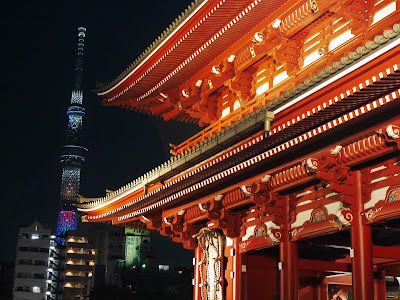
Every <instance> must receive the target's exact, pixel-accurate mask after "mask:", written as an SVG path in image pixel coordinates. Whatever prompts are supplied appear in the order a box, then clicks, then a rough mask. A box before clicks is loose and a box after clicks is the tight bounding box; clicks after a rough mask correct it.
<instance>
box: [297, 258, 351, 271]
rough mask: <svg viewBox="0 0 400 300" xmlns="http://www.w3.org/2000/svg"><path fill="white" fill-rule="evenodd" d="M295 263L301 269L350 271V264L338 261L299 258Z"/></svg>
mask: <svg viewBox="0 0 400 300" xmlns="http://www.w3.org/2000/svg"><path fill="white" fill-rule="evenodd" d="M297 265H298V268H299V269H301V270H314V271H321V272H322V271H324V272H329V271H335V272H351V264H346V263H338V262H334V261H322V260H312V259H299V260H298V264H297Z"/></svg>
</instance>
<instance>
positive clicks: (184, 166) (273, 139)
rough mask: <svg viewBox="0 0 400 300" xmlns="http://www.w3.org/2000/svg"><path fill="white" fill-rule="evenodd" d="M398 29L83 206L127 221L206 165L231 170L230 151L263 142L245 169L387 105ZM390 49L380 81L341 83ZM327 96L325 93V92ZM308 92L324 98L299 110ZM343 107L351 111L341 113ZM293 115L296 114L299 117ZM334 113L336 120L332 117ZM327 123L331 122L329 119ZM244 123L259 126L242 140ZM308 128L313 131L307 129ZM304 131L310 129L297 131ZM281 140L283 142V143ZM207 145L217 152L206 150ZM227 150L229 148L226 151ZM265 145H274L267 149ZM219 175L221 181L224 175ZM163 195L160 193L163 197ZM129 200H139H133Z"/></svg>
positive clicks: (394, 84)
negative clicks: (269, 123)
mask: <svg viewBox="0 0 400 300" xmlns="http://www.w3.org/2000/svg"><path fill="white" fill-rule="evenodd" d="M399 29H400V27H399V25H398V24H396V25H394V26H393V30H391V31H389V33H391V34H390V35H388V36H389V37H388V38H386V37H384V36H380V35H379V36H376V38H375V39H374V42H367V44H366V45H365V46H362V47H359V48H358V49H357V52H351V53H350V54H349V55H347V56H344V57H342V59H340V62H338V63H336V64H334V66H327V67H326V68H325V70H323V71H321V72H319V73H318V75H315V77H313V78H312V80H310V79H307V80H306V81H305V82H302V83H299V84H297V85H294V86H293V88H292V89H289V90H288V91H287V93H283V94H282V95H281V96H280V97H279V98H276V99H275V100H273V101H270V102H268V103H267V105H265V106H263V107H261V108H259V109H257V110H255V111H254V112H253V113H251V114H248V115H247V116H246V117H245V118H243V119H241V120H240V121H238V122H236V123H234V124H233V125H231V126H229V127H227V128H226V129H224V130H223V131H219V132H218V133H216V134H214V135H212V136H211V137H209V138H208V139H207V140H206V141H204V142H203V143H202V144H201V145H196V146H195V147H193V148H191V149H189V150H188V151H185V153H183V155H178V156H173V157H171V159H170V160H169V161H167V162H166V163H164V164H162V165H160V166H159V167H157V168H155V169H154V170H152V171H150V172H148V173H146V174H145V175H143V176H141V177H140V178H138V179H136V180H134V181H133V182H131V183H129V184H127V185H126V186H124V187H121V188H120V189H119V190H117V191H115V192H113V193H110V194H109V195H107V196H106V197H104V198H101V199H98V200H96V201H93V202H89V203H84V204H80V205H79V207H80V209H79V210H81V211H82V212H87V213H89V214H92V213H93V212H95V214H94V215H93V216H91V217H89V219H91V220H94V221H108V220H111V219H112V218H113V217H114V216H118V220H120V221H121V222H122V221H124V220H126V219H129V218H132V217H135V216H138V215H140V214H141V213H143V212H145V211H149V210H153V209H157V208H158V207H160V206H161V207H162V206H163V205H164V204H166V202H165V199H169V200H168V201H174V200H175V199H176V198H179V197H183V196H184V195H183V194H182V195H178V196H176V198H171V196H169V197H166V194H165V190H168V189H169V190H170V191H171V192H173V191H174V190H178V191H180V190H182V191H183V190H184V188H185V186H184V181H185V180H189V179H190V177H191V176H196V175H198V173H199V172H203V171H204V170H205V169H208V168H210V169H211V167H212V166H213V165H214V164H217V163H220V162H221V161H223V160H226V161H225V162H223V163H222V165H223V167H222V168H223V169H226V170H227V171H224V172H231V171H230V168H229V166H230V164H231V163H232V161H237V158H233V159H231V162H230V161H229V159H230V158H229V157H230V156H231V155H232V154H231V152H232V153H233V152H234V153H235V154H236V153H239V152H241V151H243V150H246V149H247V148H249V150H250V148H251V147H254V148H257V147H258V150H257V151H261V152H262V154H259V155H258V156H257V155H256V156H254V155H255V154H256V152H254V150H250V151H248V152H249V153H248V155H250V156H249V157H254V158H252V159H249V160H248V161H245V163H241V164H239V165H238V166H239V167H238V168H240V167H242V168H245V167H247V166H248V165H251V164H255V163H257V162H259V161H260V160H263V159H266V158H268V157H272V156H274V155H275V154H277V153H279V152H282V151H285V150H288V148H291V147H292V146H294V145H297V144H299V143H302V142H303V141H305V140H307V139H309V138H313V137H316V136H318V135H319V134H322V133H324V132H325V131H328V130H331V129H334V128H335V127H337V126H339V125H340V124H343V123H346V122H348V121H350V120H352V119H355V118H358V117H360V116H362V115H364V114H365V113H368V112H370V111H372V110H374V109H375V108H379V105H382V106H383V105H385V104H387V103H391V101H393V100H394V99H396V98H397V99H398V98H399V96H398V94H397V93H398V92H399V90H397V91H396V92H395V93H392V95H390V94H388V95H386V94H387V93H389V92H390V91H392V90H393V89H396V88H397V89H398V87H399V82H400V81H399V76H400V75H399V74H400V73H399V70H398V69H397V64H395V65H394V66H395V67H390V68H387V67H386V66H385V65H383V61H384V62H385V63H387V64H388V65H391V64H393V62H396V55H393V53H391V51H393V49H394V51H395V52H396V53H398V51H399V33H400V30H399ZM382 48H383V49H382ZM383 50H384V51H383ZM385 52H387V54H386V56H385V57H384V56H382V57H380V59H379V61H381V64H380V63H379V62H374V65H375V66H376V68H380V69H382V70H385V71H384V72H381V71H374V74H375V73H376V74H379V75H378V76H372V77H371V78H375V81H374V80H372V81H370V82H369V83H366V82H367V81H365V80H364V79H361V78H360V82H363V83H360V86H358V87H357V88H356V87H353V88H352V89H349V87H342V85H343V83H344V82H346V79H345V78H346V76H351V77H352V78H357V75H354V74H352V73H357V74H358V76H361V74H362V66H363V65H367V64H370V63H371V61H372V60H373V59H376V58H377V57H378V55H382V54H383V53H385ZM368 69H371V67H368ZM349 74H351V75H349ZM381 76H382V77H381ZM368 78H369V77H368ZM364 81H365V82H364ZM332 83H334V86H335V87H336V88H337V91H336V90H335V88H333V87H332V86H331V87H330V89H333V90H334V93H335V95H336V94H337V95H338V96H335V97H333V96H332V95H330V96H332V99H335V100H334V103H333V102H332V101H333V100H332V99H329V100H327V97H328V96H327V94H326V92H325V90H326V89H327V86H328V85H330V84H332ZM357 89H360V90H357ZM332 93H333V92H332ZM322 95H323V96H325V97H322ZM385 95H386V96H385ZM393 95H394V96H393ZM308 97H311V98H313V99H314V101H315V99H320V97H321V100H320V101H323V102H321V103H313V106H312V107H308V108H307V109H306V110H308V111H307V113H301V112H299V111H298V106H296V105H293V104H295V103H297V102H299V101H300V100H304V99H306V98H308ZM377 97H384V99H386V100H385V101H386V103H384V102H382V101H383V100H382V98H381V99H379V100H375V101H373V104H372V106H371V104H370V103H369V102H370V101H372V100H374V99H377ZM388 97H389V98H390V97H393V99H392V100H390V99H389V100H387V99H388ZM396 102H398V101H396ZM289 103H290V104H292V105H293V106H292V109H291V112H292V113H289V114H288V115H285V116H284V117H283V118H282V119H277V120H276V121H275V122H274V126H273V128H272V129H271V131H270V132H269V133H268V134H266V135H265V134H264V132H263V131H262V132H260V131H258V132H257V128H258V129H259V130H261V129H262V127H261V126H260V124H259V121H258V119H259V117H260V116H261V115H262V116H263V118H261V119H263V120H264V119H265V116H264V115H263V113H266V112H268V111H274V112H276V113H278V112H281V111H282V109H283V108H284V107H285V106H286V105H288V104H289ZM360 105H361V106H360ZM353 110H354V111H353ZM343 112H348V113H346V114H345V115H342V114H343ZM294 115H295V116H296V117H294ZM332 118H336V119H333V121H332ZM261 119H260V120H261ZM324 122H328V123H326V124H324ZM257 124H258V125H257ZM321 124H322V125H321ZM245 128H250V132H251V130H253V132H254V131H255V132H257V133H255V134H253V135H252V136H250V137H249V139H244V140H243V136H245V135H246V132H245V131H241V130H245ZM314 128H316V129H314ZM307 130H310V131H308V132H306V131H307ZM299 132H306V133H304V134H302V135H300V136H298V134H299ZM232 133H233V135H234V136H236V138H237V139H241V140H242V141H241V142H240V143H238V144H235V145H234V147H233V148H232V147H227V144H228V143H227V142H226V139H227V137H228V136H230V135H231V134H232ZM241 133H242V134H241ZM285 141H287V142H285ZM236 142H237V141H236ZM282 142H284V143H283V144H281V143H282ZM208 149H210V150H212V151H210V152H207V150H208ZM222 149H224V150H223V151H221V150H222ZM266 149H269V150H267V151H266V152H263V151H265V150H266ZM218 151H221V152H219V153H218V154H217V155H214V156H210V154H212V153H215V152H218ZM199 157H201V158H202V159H203V161H202V162H201V163H200V164H199V163H198V161H199ZM243 157H245V156H243ZM246 157H247V156H246ZM235 168H236V167H235ZM210 172H211V171H208V173H207V175H206V178H213V176H214V177H215V176H220V175H219V174H215V175H214V174H212V173H210ZM195 174H196V175H195ZM200 177H201V176H200ZM168 180H169V181H168ZM216 180H219V178H217V179H216ZM151 184H152V185H153V190H152V191H150V192H148V193H147V192H145V191H144V189H143V187H144V186H146V185H151ZM159 197H161V198H160V199H158V198H159ZM156 198H157V199H156ZM127 199H129V200H130V199H134V200H133V201H131V202H129V203H128V202H127ZM163 199H164V200H163ZM149 200H150V201H149ZM163 201H164V202H163ZM153 203H156V204H153ZM132 210H133V211H134V212H135V213H136V212H137V213H136V214H126V215H124V217H122V216H121V213H123V212H125V213H126V212H128V211H132Z"/></svg>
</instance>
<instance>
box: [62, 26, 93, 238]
mask: <svg viewBox="0 0 400 300" xmlns="http://www.w3.org/2000/svg"><path fill="white" fill-rule="evenodd" d="M85 32H86V28H84V27H79V28H78V52H77V58H76V75H75V84H74V87H73V90H72V96H71V105H70V107H69V108H68V110H67V115H68V131H67V139H66V145H64V146H63V147H62V150H61V156H60V161H61V167H62V177H61V192H60V202H59V212H58V219H57V235H58V236H59V235H63V234H64V233H66V232H67V231H68V230H76V229H77V223H78V221H77V220H78V215H77V210H76V208H75V206H74V202H75V199H76V197H77V196H78V193H79V184H80V174H81V168H82V165H83V162H84V160H85V155H86V152H87V149H86V148H84V147H82V146H81V131H82V119H83V116H84V115H85V109H84V108H83V106H82V101H83V92H82V89H81V83H82V74H83V50H84V46H85Z"/></svg>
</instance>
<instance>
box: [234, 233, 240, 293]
mask: <svg viewBox="0 0 400 300" xmlns="http://www.w3.org/2000/svg"><path fill="white" fill-rule="evenodd" d="M239 242H240V237H236V238H234V239H233V249H234V257H233V272H234V278H233V300H241V295H240V294H241V293H240V291H241V285H242V284H241V283H242V262H241V254H240V252H239Z"/></svg>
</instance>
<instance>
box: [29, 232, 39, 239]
mask: <svg viewBox="0 0 400 300" xmlns="http://www.w3.org/2000/svg"><path fill="white" fill-rule="evenodd" d="M31 239H32V240H38V239H39V234H38V233H32V235H31Z"/></svg>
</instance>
